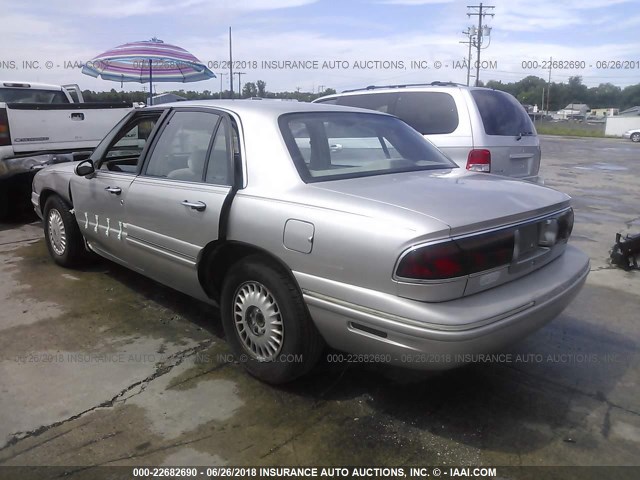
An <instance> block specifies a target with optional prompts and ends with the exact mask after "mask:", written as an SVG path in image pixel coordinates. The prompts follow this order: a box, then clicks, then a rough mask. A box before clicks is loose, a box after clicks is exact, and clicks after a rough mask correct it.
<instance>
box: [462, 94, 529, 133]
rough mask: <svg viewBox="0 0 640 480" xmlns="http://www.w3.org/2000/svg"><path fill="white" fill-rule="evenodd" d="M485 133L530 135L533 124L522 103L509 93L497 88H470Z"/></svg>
mask: <svg viewBox="0 0 640 480" xmlns="http://www.w3.org/2000/svg"><path fill="white" fill-rule="evenodd" d="M471 96H472V97H473V100H474V101H475V102H476V105H477V106H478V111H479V112H480V117H482V123H483V124H484V131H485V133H486V134H487V135H505V136H518V135H520V134H522V135H531V134H533V132H534V128H533V124H532V123H531V119H530V118H529V115H527V112H525V110H524V108H523V107H522V105H520V104H519V103H518V101H517V100H516V99H515V98H514V97H513V96H511V95H509V94H508V93H505V92H500V91H497V90H471Z"/></svg>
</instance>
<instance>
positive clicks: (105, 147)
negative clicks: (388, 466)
mask: <svg viewBox="0 0 640 480" xmlns="http://www.w3.org/2000/svg"><path fill="white" fill-rule="evenodd" d="M32 202H33V205H34V207H35V209H36V212H38V214H39V215H40V216H41V217H42V218H43V219H44V229H45V237H46V242H47V246H48V248H49V252H50V254H51V256H52V257H53V259H54V260H55V261H56V262H57V263H59V264H60V265H62V266H65V267H69V266H73V265H77V264H79V263H80V262H82V261H86V260H87V258H88V257H89V256H91V255H93V254H98V255H100V256H102V257H105V258H107V259H109V260H112V261H114V262H117V263H119V264H122V265H124V266H126V267H128V268H131V269H132V270H135V271H137V272H140V273H141V274H143V275H146V276H148V277H151V278H153V279H155V280H157V281H159V282H161V283H164V284H166V285H168V286H170V287H173V288H175V289H177V290H180V291H182V292H185V293H187V294H189V295H192V296H193V297H195V298H198V299H200V300H203V301H205V302H209V303H212V304H218V305H220V308H221V318H222V323H223V326H224V329H225V333H226V337H227V341H228V342H229V344H230V346H231V348H232V349H233V351H234V352H235V354H236V355H237V357H238V358H240V359H244V360H246V361H243V364H244V366H245V367H246V368H247V369H248V371H249V372H250V373H251V374H253V375H255V376H256V377H258V378H260V379H262V380H264V381H267V382H271V383H281V382H286V381H290V380H292V379H294V378H296V377H299V376H300V375H303V374H304V373H306V372H308V371H309V370H310V369H311V368H312V367H313V365H314V364H315V363H316V361H317V360H318V358H319V356H320V355H321V353H322V351H323V348H324V346H325V343H326V344H329V345H330V346H331V347H333V348H335V349H338V350H341V351H344V352H348V355H350V357H349V358H354V359H357V360H360V361H364V362H384V363H393V364H399V365H403V366H406V367H410V368H422V369H442V368H450V367H452V366H455V365H459V364H461V363H465V362H468V361H469V359H470V358H472V355H474V354H480V353H488V352H493V351H495V350H498V349H500V348H502V347H505V346H508V345H510V344H512V343H513V342H516V341H517V340H519V339H520V338H522V337H524V336H525V335H527V334H529V333H530V332H532V331H534V330H536V329H537V328H539V327H541V326H542V325H544V324H545V323H546V322H548V321H550V320H552V319H553V318H554V317H555V316H556V315H558V314H559V313H560V312H561V311H562V310H563V309H564V308H565V307H566V306H567V304H568V303H569V302H570V301H571V300H572V299H573V298H574V296H575V295H576V294H577V293H578V291H579V290H580V288H581V287H582V285H583V283H584V281H585V279H586V276H587V274H588V272H589V261H588V258H587V256H586V255H585V254H584V253H582V252H581V251H580V250H578V249H577V248H575V247H573V246H571V245H568V243H567V242H568V239H569V236H570V234H571V230H572V227H573V211H572V209H571V206H570V198H569V197H568V196H567V195H565V194H563V193H560V192H558V191H555V190H552V189H549V188H546V187H542V186H539V185H534V184H530V183H525V182H520V181H516V180H511V179H506V178H501V177H497V176H493V175H486V174H477V173H471V172H466V171H462V170H461V169H459V168H458V167H457V166H456V165H455V164H454V163H453V162H451V161H450V160H449V159H448V158H447V157H445V156H444V155H443V154H442V153H441V152H440V151H439V150H438V149H437V148H435V147H434V146H433V145H431V144H430V143H429V142H428V141H426V140H425V139H424V138H423V137H422V136H421V135H420V134H418V133H417V132H416V131H414V130H413V129H412V128H410V127H409V126H407V125H406V124H405V123H403V122H402V121H401V120H399V119H397V118H395V117H392V116H389V115H386V114H382V113H377V112H372V111H367V110H360V109H356V108H347V107H337V106H331V105H313V104H304V103H291V102H278V101H267V100H264V101H199V102H181V103H179V104H170V105H162V106H159V107H152V108H146V109H142V110H140V111H137V112H134V113H132V114H130V115H129V116H128V117H126V118H125V119H123V120H122V121H121V122H120V123H119V124H118V125H117V126H116V127H115V128H114V129H113V131H112V132H111V133H109V135H107V137H106V138H105V139H104V140H103V142H102V143H101V144H100V145H99V146H98V147H97V148H96V150H95V152H94V153H93V155H92V156H91V158H90V159H89V160H85V161H83V162H80V163H75V164H67V165H55V166H51V167H48V168H46V169H44V170H42V171H41V172H39V173H38V174H37V175H36V176H35V179H34V182H33V195H32ZM346 355H347V354H345V356H346Z"/></svg>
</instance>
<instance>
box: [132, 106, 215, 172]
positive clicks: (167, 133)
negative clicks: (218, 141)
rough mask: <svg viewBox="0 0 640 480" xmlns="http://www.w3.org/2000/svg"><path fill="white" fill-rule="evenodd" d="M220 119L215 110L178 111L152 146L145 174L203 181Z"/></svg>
mask: <svg viewBox="0 0 640 480" xmlns="http://www.w3.org/2000/svg"><path fill="white" fill-rule="evenodd" d="M219 120H220V116H219V115H217V114H215V113H208V112H193V111H178V112H175V113H174V114H173V116H172V117H171V118H170V119H169V121H168V123H167V125H166V127H165V128H164V130H163V131H162V133H161V135H160V138H159V139H158V143H157V144H156V145H155V147H154V148H153V152H152V153H151V158H150V159H149V164H148V165H147V168H146V171H145V175H147V176H151V177H160V178H170V179H173V180H184V181H189V182H202V181H203V179H204V169H205V165H206V162H207V153H208V152H209V144H210V143H211V137H212V136H213V133H214V131H215V129H216V125H217V124H218V121H219Z"/></svg>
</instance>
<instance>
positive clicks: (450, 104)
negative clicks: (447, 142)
mask: <svg viewBox="0 0 640 480" xmlns="http://www.w3.org/2000/svg"><path fill="white" fill-rule="evenodd" d="M393 114H394V115H396V116H397V117H400V118H401V119H402V120H404V121H405V122H407V123H408V124H409V125H411V126H412V127H413V128H415V129H416V130H417V131H418V132H420V133H421V134H423V135H437V134H445V133H451V132H453V131H454V130H455V129H456V128H458V122H459V120H458V108H457V107H456V101H455V100H454V99H453V97H452V96H451V95H449V94H448V93H444V92H402V93H401V94H400V95H399V98H398V103H397V104H396V107H395V110H394V111H393Z"/></svg>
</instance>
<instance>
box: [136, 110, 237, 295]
mask: <svg viewBox="0 0 640 480" xmlns="http://www.w3.org/2000/svg"><path fill="white" fill-rule="evenodd" d="M238 145H239V141H238V130H237V126H236V125H235V123H234V121H233V120H232V119H231V118H230V117H229V116H228V115H227V114H225V113H222V112H218V111H214V110H212V109H194V108H184V109H176V110H175V111H174V112H173V113H172V114H171V116H170V117H169V118H168V119H167V122H166V123H165V125H164V126H163V128H162V130H161V131H160V133H159V136H158V138H157V140H156V141H155V142H154V145H153V146H152V150H151V152H150V154H149V155H148V158H147V161H146V162H145V165H144V167H143V171H142V174H141V175H140V176H139V177H137V178H136V179H135V180H134V181H133V183H132V184H131V186H130V188H129V192H128V195H127V196H128V201H127V208H126V219H127V241H128V243H129V245H130V246H131V249H132V251H131V254H132V255H133V256H134V257H135V260H132V261H135V263H136V265H137V266H138V267H139V268H140V269H142V271H143V272H144V274H145V275H147V276H149V277H151V278H154V279H156V280H157V281H159V282H161V283H164V284H166V285H169V286H171V287H173V288H175V289H177V290H180V291H182V292H184V293H187V294H189V295H192V296H195V297H197V298H201V299H203V300H206V299H207V296H206V294H205V293H204V291H203V290H202V288H201V287H200V283H199V281H198V272H197V262H198V259H199V256H200V254H201V253H202V250H203V249H204V247H205V246H206V245H207V244H208V243H210V242H212V241H214V240H216V239H218V237H219V235H220V232H219V225H220V216H221V212H222V210H223V205H225V199H226V198H227V196H228V195H229V192H230V190H231V184H232V183H233V175H232V171H233V168H232V164H233V158H234V153H235V154H236V155H238V156H239V147H238Z"/></svg>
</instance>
